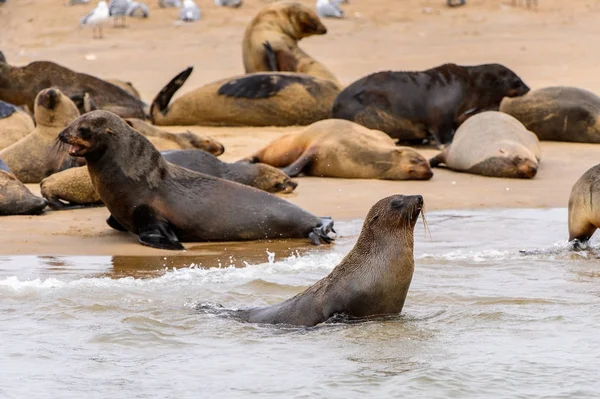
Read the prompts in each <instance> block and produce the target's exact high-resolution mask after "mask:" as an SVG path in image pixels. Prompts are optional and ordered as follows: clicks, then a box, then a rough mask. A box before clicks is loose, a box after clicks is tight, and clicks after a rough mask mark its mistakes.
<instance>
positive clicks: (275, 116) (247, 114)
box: [150, 67, 339, 126]
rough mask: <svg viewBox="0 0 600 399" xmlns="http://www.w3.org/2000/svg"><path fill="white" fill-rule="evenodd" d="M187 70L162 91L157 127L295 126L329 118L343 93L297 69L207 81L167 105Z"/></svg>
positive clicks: (155, 114)
mask: <svg viewBox="0 0 600 399" xmlns="http://www.w3.org/2000/svg"><path fill="white" fill-rule="evenodd" d="M192 70H193V68H191V67H190V68H188V69H186V70H185V71H183V72H181V73H180V74H179V75H177V76H176V77H175V78H173V79H172V80H171V81H170V82H169V83H168V84H167V85H166V86H165V87H164V88H163V89H162V90H161V91H160V93H158V95H157V96H156V98H155V99H154V102H153V103H152V106H151V108H150V115H151V117H152V123H153V124H155V125H203V126H293V125H309V124H311V123H313V122H316V121H319V120H322V119H327V117H328V115H329V109H330V108H331V105H332V104H333V101H334V100H335V97H336V95H337V94H338V93H339V89H338V88H337V86H336V85H335V84H334V83H333V82H331V81H328V80H323V79H319V78H316V77H313V76H309V75H304V74H297V73H283V72H277V73H275V72H273V73H255V74H250V75H244V76H238V77H233V78H229V79H224V80H220V81H218V82H214V83H209V84H207V85H205V86H202V87H200V88H198V89H195V90H192V91H191V92H188V93H186V94H184V95H182V96H180V97H179V98H177V99H176V100H175V101H173V103H172V104H169V102H170V101H171V98H172V97H173V95H174V94H175V92H176V91H177V90H178V89H179V88H180V87H181V86H182V85H183V84H184V83H185V81H186V80H187V78H188V77H189V76H190V74H191V73H192Z"/></svg>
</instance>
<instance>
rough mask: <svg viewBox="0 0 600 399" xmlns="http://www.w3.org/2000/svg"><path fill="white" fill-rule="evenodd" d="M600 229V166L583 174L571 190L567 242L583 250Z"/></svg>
mask: <svg viewBox="0 0 600 399" xmlns="http://www.w3.org/2000/svg"><path fill="white" fill-rule="evenodd" d="M599 227H600V165H596V166H594V167H592V168H590V169H589V170H588V171H587V172H585V173H584V174H583V175H582V176H581V177H580V178H579V180H577V182H575V184H574V185H573V188H572V189H571V196H570V197H569V242H570V243H571V245H572V246H573V247H574V248H575V249H585V248H587V246H588V241H589V240H590V238H592V235H593V234H594V233H595V232H596V230H597V229H598V228H599Z"/></svg>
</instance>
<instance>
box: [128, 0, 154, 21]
mask: <svg viewBox="0 0 600 399" xmlns="http://www.w3.org/2000/svg"><path fill="white" fill-rule="evenodd" d="M125 15H127V16H128V17H141V18H148V17H149V16H150V10H149V9H148V6H147V5H145V4H144V3H139V2H137V1H132V2H131V3H129V8H128V9H127V12H126V13H125Z"/></svg>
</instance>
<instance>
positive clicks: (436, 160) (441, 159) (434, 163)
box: [429, 149, 448, 168]
mask: <svg viewBox="0 0 600 399" xmlns="http://www.w3.org/2000/svg"><path fill="white" fill-rule="evenodd" d="M446 155H448V150H447V149H445V150H444V151H442V152H440V153H439V154H437V155H436V156H435V157H433V158H431V159H430V160H429V166H431V167H432V168H437V167H439V166H440V165H441V164H445V163H446Z"/></svg>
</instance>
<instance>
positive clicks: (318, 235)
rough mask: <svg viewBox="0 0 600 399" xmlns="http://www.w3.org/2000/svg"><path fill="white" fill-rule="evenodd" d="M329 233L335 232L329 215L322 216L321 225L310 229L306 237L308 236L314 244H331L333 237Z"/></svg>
mask: <svg viewBox="0 0 600 399" xmlns="http://www.w3.org/2000/svg"><path fill="white" fill-rule="evenodd" d="M331 233H333V234H336V232H335V230H334V228H333V219H332V218H331V217H322V218H321V225H320V226H317V227H315V228H314V229H312V231H311V232H310V233H309V234H308V238H310V240H311V241H312V243H313V244H314V245H321V244H322V243H325V244H331V243H332V242H333V240H334V239H335V238H334V237H332V236H331Z"/></svg>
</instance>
